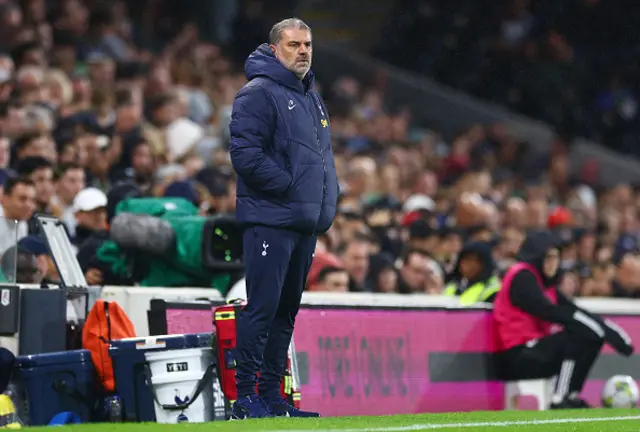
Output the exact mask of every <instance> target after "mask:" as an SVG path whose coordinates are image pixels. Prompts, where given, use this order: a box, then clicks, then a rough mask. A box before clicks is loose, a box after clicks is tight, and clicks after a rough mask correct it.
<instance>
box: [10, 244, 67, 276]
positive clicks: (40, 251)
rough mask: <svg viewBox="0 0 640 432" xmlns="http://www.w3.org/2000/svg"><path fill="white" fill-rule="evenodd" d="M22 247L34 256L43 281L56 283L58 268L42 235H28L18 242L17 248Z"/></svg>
mask: <svg viewBox="0 0 640 432" xmlns="http://www.w3.org/2000/svg"><path fill="white" fill-rule="evenodd" d="M20 249H23V250H25V251H27V252H29V253H31V254H33V256H35V258H36V265H37V268H38V271H39V274H40V277H41V282H43V283H56V282H59V281H60V279H59V277H58V270H57V269H56V267H55V264H54V263H53V259H52V258H51V256H50V254H49V249H48V247H47V244H46V242H45V241H44V239H43V238H42V237H38V236H35V235H29V236H27V237H24V238H23V239H21V240H20V241H19V242H18V250H20Z"/></svg>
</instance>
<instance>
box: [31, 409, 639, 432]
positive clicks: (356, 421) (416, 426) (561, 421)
mask: <svg viewBox="0 0 640 432" xmlns="http://www.w3.org/2000/svg"><path fill="white" fill-rule="evenodd" d="M39 429H40V428H29V432H32V431H38V430H39ZM45 430H47V431H50V430H51V429H50V428H46V429H45V428H42V432H44V431H45ZM57 430H58V431H59V432H162V431H165V430H166V431H167V432H170V431H180V430H184V431H185V432H218V431H220V432H226V431H234V432H236V431H237V432H253V431H288V432H297V431H300V432H303V431H312V430H315V431H321V432H329V431H343V432H344V431H348V432H414V431H443V432H451V431H469V432H471V431H474V432H475V431H483V432H488V431H495V432H511V431H514V432H515V431H517V432H528V431H539V432H541V431H545V432H547V431H549V432H555V431H557V432H560V431H563V432H583V431H584V432H596V431H598V432H600V431H602V432H605V431H606V432H614V431H615V432H631V431H633V432H638V431H640V410H611V409H594V410H576V411H544V412H537V411H508V412H504V411H496V412H472V413H450V414H418V415H395V416H385V417H332V418H321V419H290V418H276V419H264V420H248V421H228V422H213V423H205V424H180V425H158V424H150V423H145V424H135V423H111V424H84V425H72V426H63V427H60V428H57Z"/></svg>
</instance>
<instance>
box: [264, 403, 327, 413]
mask: <svg viewBox="0 0 640 432" xmlns="http://www.w3.org/2000/svg"><path fill="white" fill-rule="evenodd" d="M265 404H266V405H267V407H268V409H269V412H271V414H273V416H275V417H320V414H318V413H317V412H312V411H302V410H299V409H298V408H296V407H294V406H293V405H291V404H290V403H288V402H287V401H285V400H284V399H275V400H270V399H265Z"/></svg>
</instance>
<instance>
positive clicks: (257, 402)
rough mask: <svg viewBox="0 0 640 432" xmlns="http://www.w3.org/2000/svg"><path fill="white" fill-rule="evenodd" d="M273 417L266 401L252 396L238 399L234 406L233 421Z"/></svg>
mask: <svg viewBox="0 0 640 432" xmlns="http://www.w3.org/2000/svg"><path fill="white" fill-rule="evenodd" d="M266 417H273V414H271V412H270V411H269V409H268V408H267V405H266V404H265V403H264V401H263V400H262V399H261V398H259V397H258V396H255V395H252V396H247V397H244V398H241V399H238V400H237V401H236V402H235V403H234V404H233V411H232V414H231V420H245V419H254V418H266Z"/></svg>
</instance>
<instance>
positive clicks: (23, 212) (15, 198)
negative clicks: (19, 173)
mask: <svg viewBox="0 0 640 432" xmlns="http://www.w3.org/2000/svg"><path fill="white" fill-rule="evenodd" d="M2 207H3V208H4V215H5V217H7V218H9V219H16V220H21V221H26V220H29V219H31V216H32V215H33V212H34V211H35V209H36V189H35V188H34V187H33V186H31V185H27V184H24V183H19V184H17V185H15V187H14V188H13V190H12V191H11V194H5V195H3V196H2Z"/></svg>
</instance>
